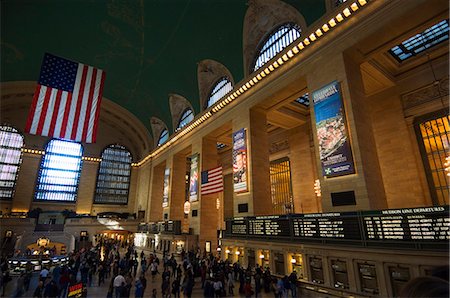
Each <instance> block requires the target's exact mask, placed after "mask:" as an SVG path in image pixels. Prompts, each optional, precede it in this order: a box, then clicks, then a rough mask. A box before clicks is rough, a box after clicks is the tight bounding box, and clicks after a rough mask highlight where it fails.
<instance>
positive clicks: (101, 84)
mask: <svg viewBox="0 0 450 298" xmlns="http://www.w3.org/2000/svg"><path fill="white" fill-rule="evenodd" d="M104 82H105V72H104V71H102V79H101V80H100V91H99V92H98V99H97V109H96V110H95V120H94V129H93V133H92V143H95V141H96V140H97V126H98V117H99V115H100V104H101V102H102V95H103V84H104Z"/></svg>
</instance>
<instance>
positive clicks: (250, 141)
mask: <svg viewBox="0 0 450 298" xmlns="http://www.w3.org/2000/svg"><path fill="white" fill-rule="evenodd" d="M242 128H244V129H246V131H247V171H248V176H247V179H248V180H247V182H248V192H246V193H234V194H233V201H234V205H233V207H234V208H233V210H234V216H248V215H267V214H271V213H272V212H273V208H272V198H271V195H270V176H269V166H270V164H269V141H268V136H267V116H266V112H265V111H263V110H261V109H256V108H255V109H250V111H249V112H248V114H247V115H241V116H240V117H237V118H236V119H233V133H234V132H236V131H238V130H240V129H242ZM231 154H232V152H231ZM240 204H248V212H245V213H244V212H241V213H239V208H238V207H239V205H240Z"/></svg>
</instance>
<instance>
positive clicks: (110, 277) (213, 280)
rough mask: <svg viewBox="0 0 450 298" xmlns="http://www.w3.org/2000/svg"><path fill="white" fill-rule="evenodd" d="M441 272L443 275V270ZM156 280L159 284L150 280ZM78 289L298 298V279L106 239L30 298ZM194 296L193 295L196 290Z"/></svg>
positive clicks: (45, 280)
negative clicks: (94, 287)
mask: <svg viewBox="0 0 450 298" xmlns="http://www.w3.org/2000/svg"><path fill="white" fill-rule="evenodd" d="M0 262H1V264H0V270H1V274H0V277H1V279H0V284H1V285H2V294H3V295H2V296H5V289H6V288H7V284H8V282H9V281H10V280H11V278H10V277H9V271H8V266H7V260H6V258H2V259H1V261H0ZM445 272H447V274H448V270H447V271H445ZM158 275H161V278H156V277H157V276H158ZM31 276H32V270H31V266H29V267H27V269H26V270H25V271H23V272H22V273H21V274H20V276H19V277H18V278H17V281H16V288H15V290H14V291H13V297H22V296H23V295H24V294H25V293H27V292H28V291H29V288H30V280H31ZM196 278H197V285H196ZM447 280H448V276H447ZM157 281H158V282H159V281H160V284H157ZM80 283H82V284H83V288H85V289H86V290H85V291H84V294H85V296H86V292H89V288H90V287H93V286H97V287H101V286H102V285H103V284H105V285H107V287H106V288H107V289H108V290H107V291H105V293H104V296H106V297H107V298H108V297H111V298H129V297H131V296H132V294H134V297H135V298H140V297H144V294H145V295H146V297H148V296H150V297H152V298H156V297H162V298H172V297H173V298H180V297H184V298H191V297H192V292H193V289H194V285H196V287H197V288H201V290H200V291H201V292H202V293H203V296H204V297H207V298H209V297H211V298H216V297H226V296H241V297H242V296H244V297H255V298H256V297H260V296H261V294H262V292H264V293H266V295H265V296H266V297H267V296H272V295H273V297H275V298H291V297H292V298H296V297H298V289H297V287H298V284H297V283H298V277H297V273H296V272H295V270H294V271H293V272H292V273H291V274H290V275H289V276H287V275H285V276H284V277H282V278H277V277H275V276H274V275H272V273H271V271H270V268H268V267H266V268H262V267H261V266H259V265H256V266H255V267H254V268H252V267H247V268H243V267H242V266H241V265H240V264H239V263H233V264H232V263H230V262H229V261H228V260H225V261H224V260H221V259H220V258H217V257H215V256H213V255H212V254H208V255H206V254H201V253H200V251H199V250H198V251H197V252H194V251H188V252H185V251H184V250H183V251H182V252H181V261H179V263H178V262H177V258H175V256H174V255H173V254H172V255H170V256H169V255H168V254H166V253H163V256H162V259H161V260H160V259H159V258H158V256H157V254H156V253H145V252H144V251H141V252H140V253H139V252H138V251H137V250H136V249H135V247H134V246H133V245H131V246H128V247H123V246H121V245H120V243H119V242H117V241H115V240H112V239H105V240H101V241H100V242H99V243H98V245H97V246H95V247H93V248H91V249H89V250H85V249H81V250H79V251H78V252H73V253H70V254H69V255H68V262H67V264H64V265H56V266H54V267H53V268H46V267H44V268H42V270H41V271H40V272H39V281H38V283H37V286H36V287H35V288H34V290H33V289H32V290H33V297H34V298H44V297H54V298H56V297H67V295H68V291H69V285H74V284H80ZM94 283H95V285H94ZM235 285H236V289H235ZM447 285H448V282H447ZM133 287H134V291H132V289H133ZM409 288H412V287H409ZM196 293H197V294H198V293H199V292H198V290H196ZM87 297H92V296H90V295H87ZM414 297H415V296H414Z"/></svg>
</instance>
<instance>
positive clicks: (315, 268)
mask: <svg viewBox="0 0 450 298" xmlns="http://www.w3.org/2000/svg"><path fill="white" fill-rule="evenodd" d="M309 268H310V271H311V281H312V282H314V283H318V284H323V283H324V278H323V266H322V259H321V258H315V257H310V258H309Z"/></svg>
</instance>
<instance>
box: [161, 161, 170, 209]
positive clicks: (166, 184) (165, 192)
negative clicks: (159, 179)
mask: <svg viewBox="0 0 450 298" xmlns="http://www.w3.org/2000/svg"><path fill="white" fill-rule="evenodd" d="M169 178H170V169H166V170H165V171H164V190H163V203H162V206H163V208H164V207H167V206H169Z"/></svg>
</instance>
